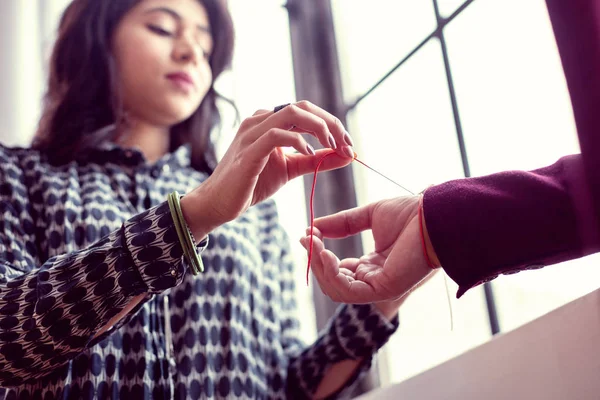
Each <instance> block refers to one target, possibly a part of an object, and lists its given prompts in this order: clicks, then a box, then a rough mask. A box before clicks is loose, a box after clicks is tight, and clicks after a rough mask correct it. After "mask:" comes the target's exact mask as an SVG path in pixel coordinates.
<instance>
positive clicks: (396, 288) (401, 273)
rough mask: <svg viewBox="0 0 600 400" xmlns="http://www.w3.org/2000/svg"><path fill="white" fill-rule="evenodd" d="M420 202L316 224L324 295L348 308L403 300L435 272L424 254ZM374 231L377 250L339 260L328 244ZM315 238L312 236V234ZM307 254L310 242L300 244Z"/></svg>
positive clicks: (399, 201)
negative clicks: (347, 305)
mask: <svg viewBox="0 0 600 400" xmlns="http://www.w3.org/2000/svg"><path fill="white" fill-rule="evenodd" d="M418 209H419V196H410V197H399V198H394V199H389V200H382V201H379V202H377V203H372V204H369V205H367V206H363V207H358V208H354V209H351V210H346V211H342V212H340V213H337V214H334V215H329V216H326V217H323V218H319V219H316V220H315V229H314V234H313V254H314V256H313V260H312V265H311V267H312V271H313V274H314V275H315V277H316V278H317V281H318V282H319V285H320V286H321V289H322V290H323V292H324V293H325V294H326V295H327V296H329V297H330V298H331V299H332V300H334V301H338V302H343V303H372V302H378V301H386V300H394V299H398V298H401V297H403V296H404V295H405V294H407V293H408V292H410V291H411V290H412V289H413V288H414V287H415V286H417V285H418V284H419V283H420V282H421V281H422V280H424V279H425V278H426V277H428V276H429V275H430V274H432V272H433V271H434V270H433V269H432V268H431V267H429V266H428V264H427V261H426V260H425V256H424V254H423V250H422V244H421V236H420V227H419V216H418ZM367 229H371V231H372V234H373V239H374V241H375V250H374V251H373V252H371V253H369V254H365V255H363V256H362V257H360V258H346V259H343V260H339V259H338V258H337V257H336V255H335V254H333V253H332V252H331V251H329V250H326V249H325V246H324V244H323V238H333V239H335V238H344V237H347V236H351V235H355V234H357V233H360V232H362V231H364V230H367ZM308 234H310V233H308ZM301 243H302V245H303V246H304V247H305V248H306V249H307V250H308V246H309V243H310V236H306V237H304V238H302V239H301Z"/></svg>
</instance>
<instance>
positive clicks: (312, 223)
mask: <svg viewBox="0 0 600 400" xmlns="http://www.w3.org/2000/svg"><path fill="white" fill-rule="evenodd" d="M332 154H335V151H331V152H330V153H327V154H325V155H324V156H323V157H321V159H320V160H319V163H318V164H317V167H316V168H315V174H314V176H313V183H312V190H311V192H310V239H309V241H310V243H309V246H310V247H309V248H308V265H307V266H306V285H308V275H309V272H310V264H311V262H312V253H313V232H314V229H315V210H314V204H313V203H314V199H315V187H316V186H317V174H318V173H319V168H321V164H322V163H323V161H324V160H325V159H326V158H327V157H329V156H330V155H332ZM353 160H354V161H358V162H359V163H361V164H362V165H364V166H365V167H367V168H369V169H370V170H372V171H374V172H376V173H377V174H379V175H381V176H382V177H384V178H385V179H387V180H389V181H390V182H392V183H394V184H395V185H397V186H399V187H401V188H402V189H404V190H406V191H407V192H409V193H411V194H412V192H411V191H410V190H408V189H406V188H405V187H404V186H402V185H400V184H399V183H396V182H394V181H393V180H391V179H390V178H388V177H387V176H385V175H383V174H382V173H381V172H379V171H376V170H374V169H373V168H371V167H369V166H368V165H367V164H365V163H364V162H362V161H360V160H359V159H358V158H357V154H356V153H354V158H353ZM421 231H422V229H421ZM424 244H425V242H424V241H423V245H424ZM425 256H426V257H427V254H426V255H425ZM427 261H428V262H429V259H428V258H427ZM432 268H433V267H432Z"/></svg>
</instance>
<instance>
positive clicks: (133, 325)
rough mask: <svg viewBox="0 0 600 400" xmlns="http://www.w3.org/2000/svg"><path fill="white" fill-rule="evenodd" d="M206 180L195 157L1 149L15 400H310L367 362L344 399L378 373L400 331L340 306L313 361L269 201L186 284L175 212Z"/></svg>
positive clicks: (5, 352) (0, 221)
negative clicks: (180, 199) (353, 364)
mask: <svg viewBox="0 0 600 400" xmlns="http://www.w3.org/2000/svg"><path fill="white" fill-rule="evenodd" d="M206 178H207V175H206V174H203V173H200V172H198V171H195V170H194V169H192V168H191V167H190V150H189V148H188V147H187V146H182V147H180V148H179V149H178V150H176V151H175V152H174V153H171V154H167V155H165V156H164V157H163V158H162V159H160V160H159V161H158V162H156V163H154V164H149V163H147V162H146V161H145V159H144V157H143V155H142V154H141V153H140V152H139V151H137V150H135V149H123V148H120V147H118V146H116V145H107V146H103V147H101V148H98V149H96V150H94V151H92V152H91V153H89V154H87V155H85V156H80V157H79V158H77V159H76V160H75V161H73V162H70V163H69V164H66V165H64V166H60V167H56V166H52V165H50V164H48V163H47V162H46V161H45V159H44V157H43V156H41V155H40V154H39V153H38V152H36V151H34V150H31V149H22V148H6V147H1V146H0V386H1V387H4V388H6V389H0V392H1V391H4V392H5V393H4V395H5V398H6V399H30V398H31V399H44V400H49V399H72V398H73V399H108V398H110V399H118V398H120V399H128V400H132V399H133V400H135V399H171V398H174V399H188V398H191V399H199V398H261V399H272V398H274V399H278V398H306V397H309V396H311V394H313V393H314V392H315V391H316V389H317V386H318V385H319V383H320V381H321V379H322V378H323V376H324V374H325V371H326V370H327V369H328V368H329V367H330V366H331V365H332V364H334V363H336V362H339V361H341V360H345V359H362V360H363V361H362V362H361V364H360V368H359V371H358V373H357V374H355V376H354V378H353V379H351V381H349V382H348V383H347V384H346V387H345V389H350V388H351V387H352V384H353V382H356V380H357V378H358V377H359V376H360V375H361V374H362V373H364V372H365V371H367V370H368V369H369V368H370V365H371V361H372V356H373V354H374V353H375V352H376V351H377V350H378V349H379V348H380V347H381V346H382V345H383V344H384V343H385V342H386V341H387V340H388V338H389V337H390V335H391V334H392V333H393V332H394V331H395V330H396V328H397V323H398V322H397V319H395V320H393V321H391V322H390V321H388V320H387V319H386V318H385V317H383V316H382V315H381V314H379V313H378V312H377V311H376V309H375V308H374V307H372V306H371V305H361V306H341V307H340V308H339V309H338V311H337V313H336V315H335V316H334V317H333V318H332V319H331V321H330V323H329V325H328V326H327V327H326V328H325V329H324V330H323V331H322V332H321V333H320V335H319V338H318V339H317V341H316V342H315V343H313V344H312V345H311V346H309V347H305V346H304V345H303V344H302V343H301V341H300V340H299V337H298V334H299V331H298V325H299V321H298V320H297V318H296V316H295V311H296V304H295V301H294V283H295V281H297V280H300V279H302V278H301V276H300V275H298V274H295V273H294V268H293V260H292V257H291V255H290V252H289V245H288V239H287V237H286V234H285V232H284V230H283V229H282V227H281V226H280V225H279V223H278V217H277V211H276V209H275V206H274V203H273V202H272V201H265V202H263V203H261V204H259V205H257V206H255V207H252V208H251V209H249V210H248V211H247V212H246V213H245V214H244V215H242V216H241V217H240V218H238V219H237V220H235V221H233V222H231V223H227V224H225V225H223V226H221V227H219V228H218V229H216V230H215V231H214V232H212V233H211V234H210V236H209V239H210V240H209V244H208V246H207V247H206V249H204V251H203V252H202V259H203V262H204V265H205V272H204V273H202V274H200V275H199V276H193V275H192V274H191V273H186V271H187V265H186V264H185V261H184V260H183V257H182V254H183V253H182V248H181V246H180V244H179V241H178V238H177V234H176V230H175V229H174V224H173V220H172V219H171V214H170V212H169V207H168V205H167V203H166V201H165V200H166V196H167V194H168V193H170V192H172V191H174V190H177V191H179V192H180V193H185V192H188V191H190V190H192V189H193V188H195V187H196V186H198V185H199V184H200V183H201V182H202V181H203V180H205V179H206ZM144 293H145V294H146V296H145V301H142V302H141V303H140V304H139V305H138V306H136V307H135V308H134V309H133V310H132V311H131V312H130V313H129V314H128V315H127V317H126V318H124V319H122V320H121V321H120V322H118V323H117V324H116V325H115V326H112V327H111V328H110V329H109V330H108V331H107V332H106V333H105V334H102V335H100V336H98V337H96V336H97V335H96V334H97V332H98V331H99V330H100V329H101V328H102V327H104V326H105V325H107V324H108V322H109V321H110V320H111V318H112V317H114V316H115V315H117V314H119V313H120V312H121V311H122V310H123V309H124V307H126V306H127V305H128V303H129V302H130V301H131V300H132V298H134V297H135V296H138V295H141V294H144ZM343 391H344V390H342V391H340V393H342V392H343ZM340 393H338V395H339V394H340ZM1 397H2V393H0V398H1Z"/></svg>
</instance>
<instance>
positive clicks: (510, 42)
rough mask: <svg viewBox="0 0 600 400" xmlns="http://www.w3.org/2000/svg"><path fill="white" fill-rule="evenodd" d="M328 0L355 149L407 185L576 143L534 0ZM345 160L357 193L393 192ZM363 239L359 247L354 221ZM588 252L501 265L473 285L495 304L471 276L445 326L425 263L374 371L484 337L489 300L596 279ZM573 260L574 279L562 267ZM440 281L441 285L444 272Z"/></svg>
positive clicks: (524, 299)
mask: <svg viewBox="0 0 600 400" xmlns="http://www.w3.org/2000/svg"><path fill="white" fill-rule="evenodd" d="M332 5H333V10H334V16H335V18H334V22H335V29H336V38H337V48H338V53H339V59H340V67H341V73H342V78H343V89H344V98H345V101H346V103H347V104H348V106H349V113H348V125H349V127H348V129H349V131H350V133H351V134H352V135H353V137H354V138H355V139H356V142H357V146H356V147H357V148H356V150H357V153H358V154H359V156H360V157H362V159H363V160H364V161H365V162H366V163H368V164H370V165H372V166H373V167H374V168H376V169H378V170H379V171H382V172H383V173H384V174H386V175H388V176H389V177H390V178H392V179H393V180H395V181H397V182H399V183H400V184H402V185H404V186H406V187H407V188H408V189H410V190H412V191H414V192H419V191H421V190H423V189H424V188H426V187H427V186H428V185H429V184H435V183H440V182H443V181H446V180H449V179H453V178H460V177H463V176H465V174H467V175H469V174H470V175H473V176H475V175H483V174H489V173H494V172H498V171H502V170H506V169H534V168H538V167H543V166H545V165H548V164H551V163H553V162H554V161H556V160H557V159H558V158H559V157H560V156H562V155H566V154H569V153H574V152H578V144H577V137H576V131H575V127H574V122H573V116H572V112H571V105H570V101H569V97H568V92H567V90H566V83H565V79H564V76H563V74H562V69H561V65H560V59H559V56H558V52H557V48H556V44H555V42H554V36H553V33H552V28H551V25H550V21H549V19H548V14H547V11H546V8H545V3H544V1H543V0H532V1H528V2H525V3H524V2H522V1H517V0H477V1H473V0H468V1H464V0H431V1H414V2H413V1H404V2H397V1H395V0H377V1H374V2H368V3H366V2H359V1H348V0H333V1H332ZM438 20H439V21H440V29H439V31H437V30H436V29H437V22H436V21H438ZM354 170H355V179H356V187H357V188H358V189H357V190H358V191H359V193H358V194H357V196H358V199H359V203H360V204H366V203H368V202H371V201H375V200H379V199H382V198H386V197H392V196H399V195H403V194H405V192H403V191H402V190H401V189H400V188H397V187H395V186H394V185H392V184H390V183H389V182H388V181H386V180H384V179H382V178H380V177H378V176H377V175H374V174H373V173H372V172H371V171H368V170H365V169H363V168H360V167H358V166H355V167H354ZM363 243H364V244H365V248H366V249H365V250H366V251H371V250H372V242H371V241H370V238H369V237H368V236H367V235H365V236H364V237H363ZM598 260H600V257H588V258H585V259H582V260H577V261H573V262H568V263H564V264H563V265H560V266H551V267H547V268H546V269H544V270H541V271H532V272H523V273H520V274H517V275H511V276H507V277H501V278H499V279H497V280H496V281H494V282H493V283H492V284H491V285H488V286H487V288H488V289H487V290H488V294H493V299H494V300H495V301H494V302H495V307H494V302H491V303H486V297H485V295H484V289H483V288H482V287H479V288H475V289H473V290H471V291H469V292H468V293H467V294H466V295H465V296H464V297H463V298H461V299H460V300H458V301H457V300H454V299H453V300H452V301H451V302H452V308H453V312H454V329H453V330H452V331H451V330H450V326H449V316H448V310H447V305H446V297H445V296H446V294H445V289H444V279H443V276H442V275H441V274H438V275H439V276H437V277H436V278H435V279H434V280H433V281H432V282H430V283H429V284H427V285H426V286H425V287H423V288H422V289H420V290H419V291H417V292H416V293H414V294H413V295H411V297H410V298H409V299H408V301H407V302H406V303H405V305H404V306H403V307H402V309H401V311H400V322H401V325H400V330H399V332H398V333H397V334H396V335H395V337H394V338H393V339H392V340H391V342H390V343H389V345H388V346H387V351H386V354H387V359H388V362H387V371H386V373H384V374H383V383H384V384H385V383H386V381H387V382H390V381H392V382H395V381H400V380H404V379H406V378H408V377H410V376H413V375H415V374H418V373H420V372H422V371H424V370H425V369H428V368H431V367H433V366H435V365H437V364H439V363H441V362H443V361H445V360H447V359H449V358H450V357H453V356H456V355H458V354H459V353H462V352H464V351H466V350H467V349H469V348H472V347H474V346H477V345H479V344H481V343H482V342H484V341H486V340H488V339H489V338H490V319H491V320H493V319H494V316H495V312H496V311H497V315H498V317H499V318H498V320H499V321H498V322H499V326H500V329H501V330H502V331H506V330H509V329H513V328H515V327H517V326H520V325H522V324H523V323H525V322H528V321H530V320H532V319H534V318H537V317H539V316H541V315H542V314H544V313H546V312H548V311H550V310H552V309H554V308H556V307H558V306H560V305H562V304H564V303H566V302H568V301H570V300H573V299H575V298H577V297H580V296H582V295H584V294H585V293H587V292H589V291H591V290H593V289H595V288H597V286H598V284H597V283H596V282H598V281H600V280H599V278H600V271H598V272H597V267H596V269H594V266H593V265H594V264H597V263H598ZM574 268H577V277H578V278H577V279H576V280H575V279H569V278H570V277H571V276H573V275H572V270H573V269H574ZM565 282H568V284H565ZM448 285H449V286H450V291H451V297H452V298H454V294H455V292H456V286H455V285H454V284H453V283H451V282H449V283H448ZM490 288H492V289H493V293H492V291H491V290H489V289H490ZM392 360H393V361H392ZM385 364H386V363H384V365H385ZM384 370H385V368H384Z"/></svg>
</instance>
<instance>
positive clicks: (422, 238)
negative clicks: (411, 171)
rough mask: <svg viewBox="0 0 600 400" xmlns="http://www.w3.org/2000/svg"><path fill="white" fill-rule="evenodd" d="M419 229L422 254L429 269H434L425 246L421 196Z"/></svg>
mask: <svg viewBox="0 0 600 400" xmlns="http://www.w3.org/2000/svg"><path fill="white" fill-rule="evenodd" d="M419 231H420V232H421V247H422V248H423V255H424V256H425V261H426V262H427V265H428V266H429V268H431V269H435V266H434V265H433V263H432V262H431V260H430V259H429V254H427V246H426V245H425V232H424V230H423V197H421V200H420V201H419Z"/></svg>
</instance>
